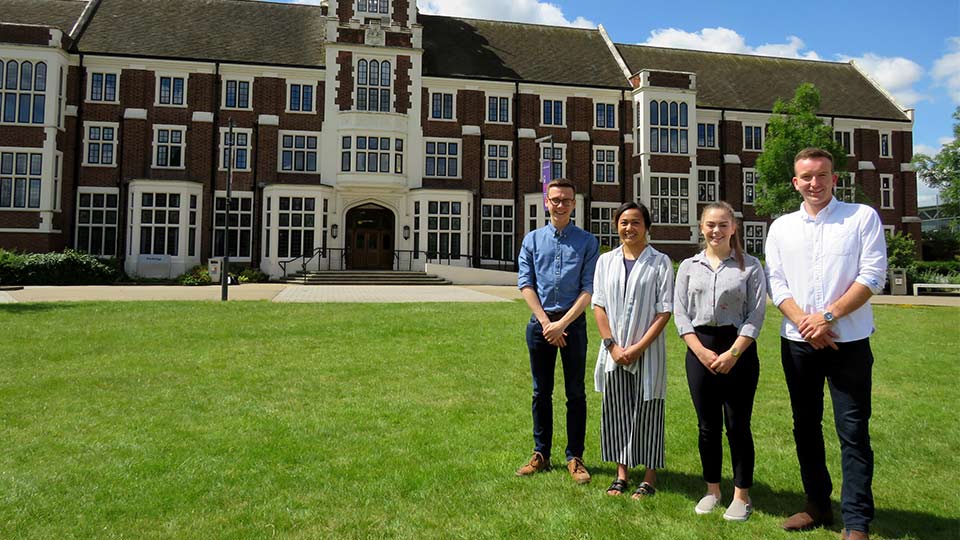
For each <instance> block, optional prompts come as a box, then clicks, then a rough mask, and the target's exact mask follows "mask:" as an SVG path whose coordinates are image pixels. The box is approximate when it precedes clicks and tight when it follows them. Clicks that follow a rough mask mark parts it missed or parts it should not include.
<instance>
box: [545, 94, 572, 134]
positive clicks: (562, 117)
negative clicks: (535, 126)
mask: <svg viewBox="0 0 960 540" xmlns="http://www.w3.org/2000/svg"><path fill="white" fill-rule="evenodd" d="M547 101H550V102H552V104H551V105H550V114H551V115H556V113H555V112H554V109H553V107H554V105H556V104H557V103H560V106H561V108H562V112H561V113H560V123H559V124H554V123H553V118H550V123H548V122H546V121H545V120H546V117H545V111H544V109H545V104H546V102H547ZM568 112H569V111H567V100H566V99H565V98H562V97H556V96H540V125H541V126H543V127H555V128H565V127H567V113H568Z"/></svg>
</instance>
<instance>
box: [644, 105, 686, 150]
mask: <svg viewBox="0 0 960 540" xmlns="http://www.w3.org/2000/svg"><path fill="white" fill-rule="evenodd" d="M653 104H657V122H656V123H654V121H653V109H652V107H651V106H652V105H653ZM663 104H666V105H667V111H666V113H667V117H666V120H664V118H663V116H664V115H663ZM674 104H675V105H676V106H677V122H676V123H673V121H672V114H671V112H670V108H671V105H674ZM646 107H647V109H646V111H647V114H648V115H649V118H648V119H647V121H648V122H649V124H650V126H649V129H648V130H647V133H649V141H648V143H649V147H650V153H652V154H664V155H677V156H685V155H689V154H690V153H691V149H690V110H691V109H695V107H694V106H692V105H691V104H689V103H687V102H686V101H684V100H682V99H675V98H674V99H671V98H662V99H651V100H650V101H648V102H647V104H646ZM684 109H686V116H684ZM654 130H656V131H657V134H656V136H654V133H653V132H654ZM664 132H666V134H667V140H666V143H667V145H666V149H664V148H663V146H664V145H663V144H661V142H662V141H663V133H664ZM674 132H675V133H676V134H677V149H676V150H673V136H672V135H673V134H674ZM654 141H656V148H655V147H654ZM684 146H686V148H684ZM693 153H696V146H694V148H693Z"/></svg>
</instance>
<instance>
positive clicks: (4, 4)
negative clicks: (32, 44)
mask: <svg viewBox="0 0 960 540" xmlns="http://www.w3.org/2000/svg"><path fill="white" fill-rule="evenodd" d="M85 7H87V2H86V0H0V22H5V23H13V24H35V25H39V26H51V27H53V28H58V29H60V30H62V31H63V33H64V34H68V33H70V30H71V29H72V28H73V25H74V24H75V23H76V22H77V20H78V19H79V18H80V14H81V13H83V8H85Z"/></svg>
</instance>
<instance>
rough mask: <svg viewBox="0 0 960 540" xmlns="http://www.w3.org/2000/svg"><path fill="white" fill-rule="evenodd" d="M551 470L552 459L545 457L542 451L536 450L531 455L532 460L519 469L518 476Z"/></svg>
mask: <svg viewBox="0 0 960 540" xmlns="http://www.w3.org/2000/svg"><path fill="white" fill-rule="evenodd" d="M549 470H550V461H549V460H547V459H545V458H544V457H543V454H541V453H540V452H534V453H533V455H532V456H530V461H528V462H527V464H526V465H524V466H523V467H520V468H519V469H517V476H529V475H531V474H534V473H538V472H544V471H549Z"/></svg>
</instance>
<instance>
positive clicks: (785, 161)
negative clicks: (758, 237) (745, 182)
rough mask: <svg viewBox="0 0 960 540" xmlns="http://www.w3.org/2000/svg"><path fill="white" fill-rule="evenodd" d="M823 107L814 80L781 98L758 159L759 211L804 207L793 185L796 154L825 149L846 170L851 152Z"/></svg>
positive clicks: (836, 167) (774, 212)
mask: <svg viewBox="0 0 960 540" xmlns="http://www.w3.org/2000/svg"><path fill="white" fill-rule="evenodd" d="M819 108H820V92H819V91H818V90H817V87H815V86H814V85H812V84H810V83H803V84H801V85H800V86H798V87H797V90H796V91H795V92H794V94H793V99H791V100H790V101H783V100H782V99H777V102H776V104H775V105H774V106H773V115H772V116H771V117H770V122H769V123H768V124H767V137H766V141H765V142H764V146H765V148H764V150H763V153H762V154H760V157H758V158H757V165H756V169H757V175H758V176H759V179H758V180H757V197H756V201H755V202H754V207H755V209H756V211H757V214H760V215H767V216H770V215H779V214H784V213H787V212H792V211H794V210H796V209H797V208H798V207H799V206H800V202H801V200H802V199H801V197H800V194H799V193H797V191H796V190H795V189H794V188H793V157H794V156H796V155H797V152H799V151H800V150H803V149H804V148H807V147H808V146H815V147H817V148H822V149H824V150H826V151H828V152H830V154H832V155H833V170H834V171H843V170H844V169H846V165H847V152H846V151H845V150H844V149H843V146H841V145H840V143H838V142H837V141H836V140H835V139H834V136H833V128H832V127H831V126H829V125H828V124H825V123H824V122H823V119H821V118H817V110H818V109H819ZM839 174H843V175H846V174H847V173H843V172H840V173H839Z"/></svg>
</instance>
